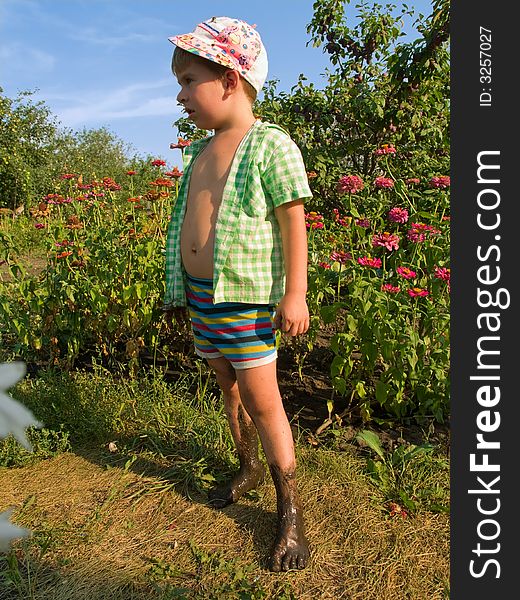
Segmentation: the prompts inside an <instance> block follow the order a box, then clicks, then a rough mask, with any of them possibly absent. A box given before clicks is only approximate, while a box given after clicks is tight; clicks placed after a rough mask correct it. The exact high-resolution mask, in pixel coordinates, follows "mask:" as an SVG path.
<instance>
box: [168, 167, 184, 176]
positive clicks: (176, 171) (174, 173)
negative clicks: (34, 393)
mask: <svg viewBox="0 0 520 600" xmlns="http://www.w3.org/2000/svg"><path fill="white" fill-rule="evenodd" d="M165 175H167V176H168V177H174V178H175V179H177V178H179V177H182V171H179V169H178V168H177V167H173V169H172V170H171V171H167V172H166V173H165Z"/></svg>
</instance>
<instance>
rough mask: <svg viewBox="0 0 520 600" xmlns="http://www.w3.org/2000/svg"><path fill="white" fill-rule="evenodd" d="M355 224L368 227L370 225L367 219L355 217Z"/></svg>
mask: <svg viewBox="0 0 520 600" xmlns="http://www.w3.org/2000/svg"><path fill="white" fill-rule="evenodd" d="M356 225H357V226H358V227H364V228H365V229H368V228H369V227H370V221H369V220H368V219H356Z"/></svg>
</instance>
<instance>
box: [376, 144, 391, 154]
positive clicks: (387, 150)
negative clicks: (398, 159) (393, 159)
mask: <svg viewBox="0 0 520 600" xmlns="http://www.w3.org/2000/svg"><path fill="white" fill-rule="evenodd" d="M374 154H375V155H376V156H381V155H383V154H395V148H394V147H393V145H392V144H382V145H381V148H378V149H377V150H376V151H375V152H374Z"/></svg>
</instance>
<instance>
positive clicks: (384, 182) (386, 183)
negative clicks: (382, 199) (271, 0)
mask: <svg viewBox="0 0 520 600" xmlns="http://www.w3.org/2000/svg"><path fill="white" fill-rule="evenodd" d="M374 185H375V186H376V188H378V189H382V188H393V187H394V180H393V179H390V177H376V178H375V179H374Z"/></svg>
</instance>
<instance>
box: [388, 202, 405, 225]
mask: <svg viewBox="0 0 520 600" xmlns="http://www.w3.org/2000/svg"><path fill="white" fill-rule="evenodd" d="M388 219H389V220H390V221H393V222H394V223H406V221H408V211H407V210H406V208H399V207H398V206H395V207H394V208H391V209H390V210H389V211H388Z"/></svg>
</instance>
